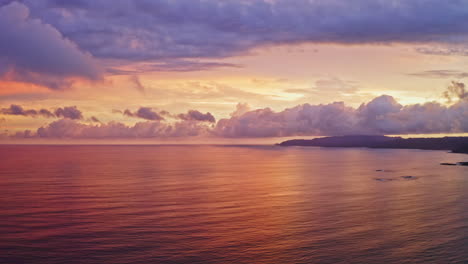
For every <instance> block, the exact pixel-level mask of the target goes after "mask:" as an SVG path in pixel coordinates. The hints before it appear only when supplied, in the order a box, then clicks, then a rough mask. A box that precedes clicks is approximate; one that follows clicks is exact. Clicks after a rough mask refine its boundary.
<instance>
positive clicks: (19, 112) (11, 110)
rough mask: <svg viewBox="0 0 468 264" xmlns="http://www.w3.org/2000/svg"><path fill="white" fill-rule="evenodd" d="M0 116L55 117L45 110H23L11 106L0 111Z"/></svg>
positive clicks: (19, 107) (18, 106) (13, 105)
mask: <svg viewBox="0 0 468 264" xmlns="http://www.w3.org/2000/svg"><path fill="white" fill-rule="evenodd" d="M0 114H4V115H19V116H32V117H36V116H43V117H55V115H54V114H53V113H52V112H51V111H49V110H47V109H40V110H35V109H24V108H23V107H22V106H20V105H15V104H12V105H10V107H8V108H2V109H0Z"/></svg>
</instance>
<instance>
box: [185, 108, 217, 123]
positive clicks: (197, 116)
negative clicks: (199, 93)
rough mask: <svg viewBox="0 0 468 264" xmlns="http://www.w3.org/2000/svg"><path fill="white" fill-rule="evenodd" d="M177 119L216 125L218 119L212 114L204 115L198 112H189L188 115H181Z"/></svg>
mask: <svg viewBox="0 0 468 264" xmlns="http://www.w3.org/2000/svg"><path fill="white" fill-rule="evenodd" d="M177 117H178V118H180V119H182V120H192V121H201V122H209V123H216V119H215V117H214V116H213V115H212V114H211V113H206V114H203V113H202V112H200V111H197V110H189V111H188V112H187V113H186V114H179V115H177Z"/></svg>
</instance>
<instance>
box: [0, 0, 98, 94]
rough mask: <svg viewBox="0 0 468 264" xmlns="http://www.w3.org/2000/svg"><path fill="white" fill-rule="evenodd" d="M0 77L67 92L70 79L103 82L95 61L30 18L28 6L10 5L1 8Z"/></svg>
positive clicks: (44, 25)
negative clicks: (77, 78) (76, 78)
mask: <svg viewBox="0 0 468 264" xmlns="http://www.w3.org/2000/svg"><path fill="white" fill-rule="evenodd" d="M0 32H1V34H0V77H1V78H3V79H7V80H12V81H20V82H27V83H33V84H38V85H43V86H47V87H48V88H51V89H61V88H66V87H68V86H70V85H71V84H72V82H73V81H72V80H71V79H70V78H73V77H80V78H85V79H90V80H97V79H99V78H100V70H99V68H98V67H97V66H96V64H95V62H94V61H93V59H92V57H91V56H90V55H89V54H87V53H84V52H82V51H81V50H80V49H78V47H77V46H76V45H75V44H74V43H73V42H71V41H70V40H69V39H67V38H64V37H63V36H62V34H61V33H60V32H59V31H58V30H57V29H56V28H54V27H53V26H52V25H50V24H47V23H44V22H43V21H42V20H41V19H39V18H33V17H31V16H30V10H29V8H28V6H26V5H25V4H22V3H19V2H11V3H9V4H7V5H4V6H0Z"/></svg>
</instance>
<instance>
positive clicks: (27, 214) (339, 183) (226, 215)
mask: <svg viewBox="0 0 468 264" xmlns="http://www.w3.org/2000/svg"><path fill="white" fill-rule="evenodd" d="M458 161H468V155H463V154H451V153H446V152H444V151H422V150H390V149H359V148H356V149H344V148H314V147H278V146H209V145H180V146H176V145H172V146H164V145H160V146H157V145H156V146H139V145H137V146H118V145H114V146H111V145H102V146H99V145H98V146H93V145H89V146H65V145H64V146H41V145H37V146H19V145H18V146H15V145H2V146H0V263H5V264H13V263H35V264H36V263H44V264H45V263H47V264H55V263H67V264H74V263H116V264H118V263H122V264H127V263H142V264H143V263H236V264H239V263H376V264H377V263H378V264H382V263H468V167H461V166H441V165H440V163H441V162H458Z"/></svg>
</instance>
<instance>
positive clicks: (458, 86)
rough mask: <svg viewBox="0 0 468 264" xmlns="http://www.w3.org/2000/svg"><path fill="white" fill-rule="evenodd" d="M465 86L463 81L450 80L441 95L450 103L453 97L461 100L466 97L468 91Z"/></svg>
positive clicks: (467, 96)
mask: <svg viewBox="0 0 468 264" xmlns="http://www.w3.org/2000/svg"><path fill="white" fill-rule="evenodd" d="M465 88H466V86H465V84H464V83H461V82H455V81H452V83H451V84H450V85H449V86H448V87H447V90H446V91H445V92H444V93H443V94H442V95H443V96H444V98H445V99H447V102H448V103H451V102H452V101H453V100H454V99H455V100H460V101H463V100H466V99H468V91H467V90H466V89H465Z"/></svg>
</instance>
